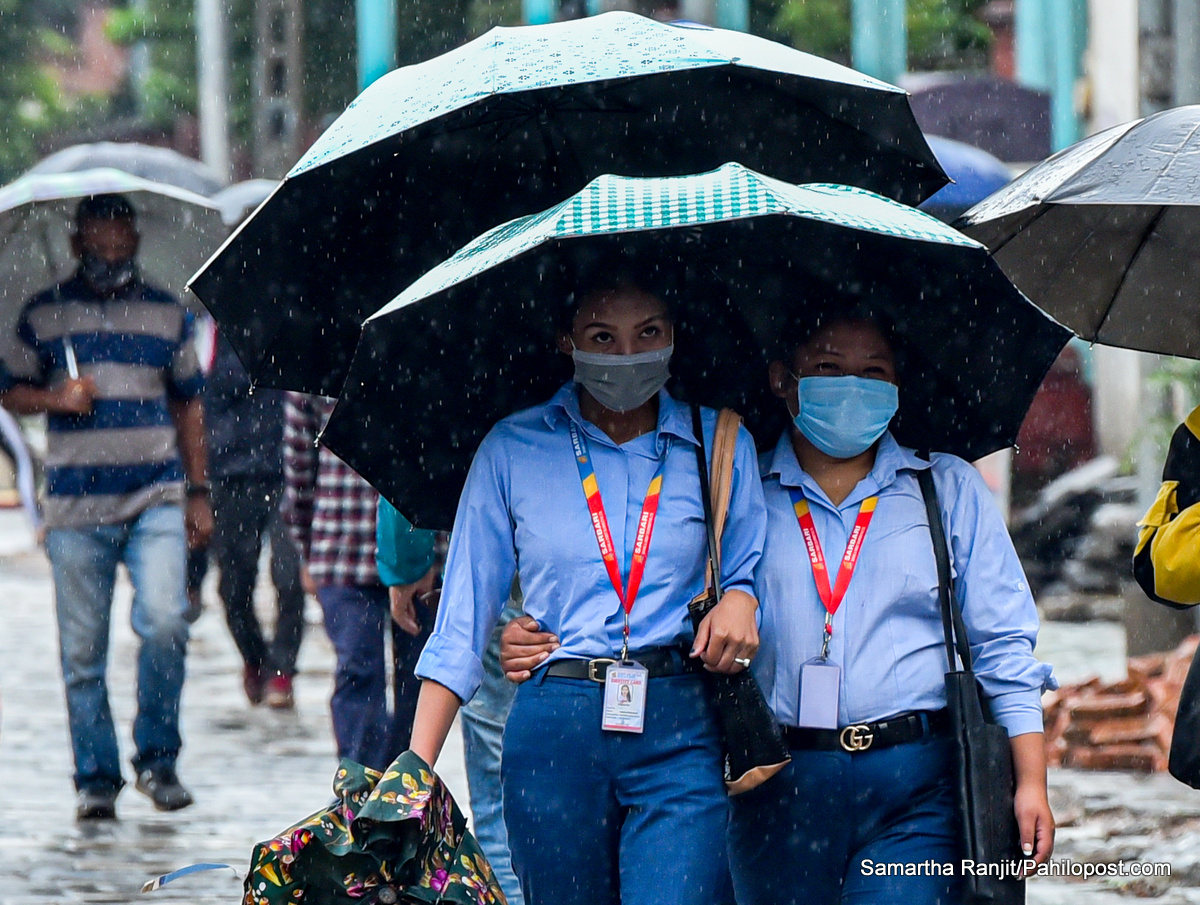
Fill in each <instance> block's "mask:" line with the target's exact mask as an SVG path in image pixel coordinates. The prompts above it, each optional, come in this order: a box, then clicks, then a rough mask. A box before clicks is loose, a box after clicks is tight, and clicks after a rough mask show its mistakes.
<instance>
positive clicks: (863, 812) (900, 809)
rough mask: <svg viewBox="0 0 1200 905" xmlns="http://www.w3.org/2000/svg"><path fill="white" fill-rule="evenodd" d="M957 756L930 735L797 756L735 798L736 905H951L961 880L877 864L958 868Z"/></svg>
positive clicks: (796, 753) (732, 833) (732, 834)
mask: <svg viewBox="0 0 1200 905" xmlns="http://www.w3.org/2000/svg"><path fill="white" fill-rule="evenodd" d="M953 777H954V756H953V750H952V749H951V744H950V742H949V741H948V740H947V739H943V738H933V739H924V740H922V741H918V742H912V743H909V744H906V745H896V746H895V747H892V748H884V749H881V750H879V751H865V752H862V753H859V754H849V753H847V752H843V751H793V752H792V762H791V763H790V764H788V766H786V767H785V768H784V769H783V770H782V771H780V772H779V773H778V774H777V775H775V776H774V777H772V778H771V779H769V780H768V781H767V782H765V783H763V784H762V785H761V786H759V787H758V788H757V789H753V790H752V791H750V792H746V793H744V794H742V795H737V796H735V797H734V798H733V799H732V817H731V820H730V827H729V860H730V867H731V868H732V871H733V885H734V890H735V892H736V893H737V900H738V903H739V905H801V903H803V905H935V903H937V905H955V903H958V902H959V901H960V894H959V885H958V878H957V876H953V875H952V876H940V875H938V874H937V873H934V872H933V869H932V868H931V869H930V872H929V873H927V874H926V875H921V876H909V877H905V876H890V877H889V876H876V875H874V870H875V868H871V869H870V872H869V873H868V872H867V871H866V868H868V865H866V864H865V862H866V861H871V862H874V864H875V865H879V864H900V865H903V864H909V863H914V864H923V863H924V862H926V861H931V862H934V863H936V864H939V865H942V864H951V865H953V867H954V871H955V873H957V871H958V866H959V865H958V862H959V858H960V855H959V848H958V840H957V835H956V826H957V815H956V813H955V806H954V785H953V782H954V780H953Z"/></svg>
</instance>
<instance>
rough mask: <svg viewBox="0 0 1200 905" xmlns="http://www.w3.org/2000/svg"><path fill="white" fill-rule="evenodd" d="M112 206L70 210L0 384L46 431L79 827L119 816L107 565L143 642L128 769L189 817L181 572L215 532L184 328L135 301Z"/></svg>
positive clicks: (3, 396)
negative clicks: (59, 247)
mask: <svg viewBox="0 0 1200 905" xmlns="http://www.w3.org/2000/svg"><path fill="white" fill-rule="evenodd" d="M137 246H138V232H137V224H136V217H135V213H134V210H133V207H132V206H131V205H130V203H129V202H128V201H127V200H126V199H125V198H124V197H122V196H119V195H98V196H93V197H91V198H87V199H84V200H83V201H82V202H80V205H79V208H78V212H77V215H76V223H75V233H74V235H73V236H72V248H73V250H74V252H75V255H76V257H77V258H78V259H79V262H80V263H79V268H78V270H77V271H76V272H75V274H74V275H73V276H72V277H71V278H70V279H68V280H66V281H65V282H62V283H60V284H58V285H57V286H54V287H52V288H50V289H48V290H46V291H45V292H43V293H41V294H40V295H37V296H35V297H34V298H33V299H32V300H31V301H30V302H29V303H28V305H27V306H26V307H25V310H24V311H23V313H22V314H21V318H20V321H19V322H18V326H17V336H16V339H15V342H13V343H11V347H10V349H9V351H8V352H7V354H6V356H5V360H4V362H3V367H2V368H0V402H2V403H3V404H4V406H5V407H6V408H8V409H9V410H11V411H14V412H17V413H21V414H32V413H37V412H45V413H47V415H48V420H47V432H48V450H47V456H46V498H45V506H44V516H45V524H46V552H47V554H48V556H49V558H50V565H51V569H52V572H53V575H54V589H55V604H56V612H57V616H58V627H59V639H60V653H61V657H62V668H63V678H64V680H65V682H66V688H67V717H68V722H69V724H70V730H71V744H72V748H73V753H74V756H75V786H76V789H77V790H78V793H79V797H78V801H77V805H76V816H77V817H78V818H79V819H94V818H112V817H115V816H116V798H117V793H118V792H119V791H120V789H121V787H122V786H123V785H124V780H123V779H122V777H121V765H120V755H119V751H118V746H117V737H116V731H115V729H114V726H113V720H112V714H111V711H110V709H109V702H108V688H107V684H106V681H105V667H106V660H107V653H108V639H109V622H110V617H111V611H112V595H113V587H114V583H115V578H116V571H117V565H118V563H120V562H124V563H125V565H126V568H127V569H128V571H129V576H130V579H131V581H132V582H133V586H134V598H133V611H132V623H133V629H134V631H135V632H136V633H137V634H138V636H139V638H140V639H141V647H140V651H139V654H138V687H137V701H138V709H137V717H136V718H135V720H134V725H133V737H134V744H135V747H136V753H135V755H134V758H133V766H134V771H135V773H136V775H137V783H136V785H137V788H138V789H139V790H140V791H142V792H143V793H145V794H146V795H148V796H149V797H150V798H151V799H152V800H153V802H154V804H155V806H156V807H157V808H158V809H159V810H176V809H178V808H184V807H187V806H188V805H190V804H191V803H192V796H191V794H190V793H189V792H188V790H187V789H186V788H184V786H183V785H182V784H181V783H180V782H179V778H178V777H177V775H176V773H175V761H176V758H177V757H178V754H179V748H180V744H181V741H180V736H179V699H180V694H181V691H182V688H183V676H184V654H185V650H186V646H187V623H186V622H185V621H184V618H183V613H184V608H185V605H186V594H185V589H184V581H185V565H184V564H185V556H186V548H187V545H188V543H189V542H190V543H191V544H193V545H199V544H202V543H204V542H206V541H207V537H208V534H209V533H211V531H212V513H211V510H210V509H209V505H208V497H207V495H208V484H207V478H206V469H207V462H206V450H205V438H204V416H203V409H202V403H201V401H200V398H199V393H200V390H201V389H202V385H203V378H202V376H201V373H200V369H199V364H198V362H197V360H196V354H195V351H194V348H193V344H192V341H191V332H192V317H191V315H190V314H188V312H187V311H186V310H185V309H184V308H183V306H182V305H180V304H179V303H178V302H177V301H175V299H174V298H172V297H171V296H170V295H168V294H167V293H165V292H162V291H161V290H158V289H155V288H153V287H151V286H148V285H147V284H145V283H144V282H142V280H141V279H140V278H139V276H138V270H137V265H136V263H135V258H136V253H137Z"/></svg>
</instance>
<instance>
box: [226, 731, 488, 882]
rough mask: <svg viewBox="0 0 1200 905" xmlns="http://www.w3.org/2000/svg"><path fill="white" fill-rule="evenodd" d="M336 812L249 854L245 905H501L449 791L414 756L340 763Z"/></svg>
mask: <svg viewBox="0 0 1200 905" xmlns="http://www.w3.org/2000/svg"><path fill="white" fill-rule="evenodd" d="M333 791H334V793H335V794H336V795H337V802H336V803H335V804H333V805H331V806H330V807H327V808H324V809H322V810H320V811H317V812H316V813H315V814H313V815H311V816H310V817H307V818H305V819H304V820H302V821H300V822H299V823H297V824H296V825H295V826H292V827H289V828H288V829H286V830H284V831H283V832H282V833H280V834H279V835H278V836H276V837H275V838H274V839H271V840H269V841H267V842H262V843H259V844H258V845H257V846H255V848H254V854H253V857H252V860H251V867H250V873H249V875H248V876H247V877H246V882H245V894H244V897H243V900H242V901H243V905H298V903H303V905H352V903H353V905H374V903H379V905H396V903H405V902H408V903H427V905H434V903H440V902H445V903H455V905H493V903H495V905H504V903H505V898H504V893H503V892H501V890H500V886H499V884H497V883H496V880H495V878H494V877H493V876H492V869H491V866H490V865H489V864H488V862H487V859H486V858H484V856H483V852H482V851H480V849H479V845H478V843H477V842H476V841H475V838H474V837H473V836H472V835H471V834H470V833H468V832H467V830H466V823H467V821H466V818H465V817H463V815H462V813H461V812H460V811H459V810H458V807H457V806H456V805H455V803H454V800H453V799H452V798H451V797H450V792H449V790H448V789H447V788H446V786H445V784H444V783H443V782H442V781H441V779H439V778H438V777H437V776H436V775H435V774H434V773H433V771H432V770H430V769H429V767H428V766H427V765H426V764H425V762H424V761H422V760H421V759H420V758H419V757H418V756H417V755H416V754H413V753H412V752H411V751H407V752H405V753H404V754H402V755H400V757H398V758H397V759H396V760H395V761H394V762H393V763H392V765H391V766H390V767H388V768H387V770H385V771H384V772H383V773H379V772H377V771H375V770H371V769H368V768H366V767H363V766H361V765H360V764H356V763H354V762H353V761H349V760H343V761H342V763H341V765H340V766H339V768H338V772H337V775H336V776H335V777H334V781H333Z"/></svg>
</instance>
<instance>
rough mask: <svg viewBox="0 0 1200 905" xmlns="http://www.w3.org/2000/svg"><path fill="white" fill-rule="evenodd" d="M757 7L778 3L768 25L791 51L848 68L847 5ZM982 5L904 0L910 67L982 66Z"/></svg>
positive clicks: (813, 1) (800, 2) (825, 1)
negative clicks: (835, 61)
mask: <svg viewBox="0 0 1200 905" xmlns="http://www.w3.org/2000/svg"><path fill="white" fill-rule="evenodd" d="M759 2H760V3H761V4H763V5H766V6H769V5H770V4H771V3H772V2H775V3H777V4H778V5H777V10H778V12H777V13H776V15H775V18H774V21H773V22H772V25H773V27H774V28H776V29H778V30H779V31H780V32H782V33H783V34H784V35H786V36H787V38H788V39H789V40H790V41H791V43H792V44H793V46H795V47H798V48H799V49H801V50H806V51H808V52H809V53H815V54H819V55H820V56H823V57H828V58H830V59H833V60H837V61H838V62H839V63H846V64H849V62H850V3H851V0H759ZM986 2H987V0H908V17H907V25H908V66H909V68H910V69H912V70H918V71H919V70H928V69H973V68H978V67H981V66H983V65H985V63H986V51H987V49H988V47H989V46H991V40H992V34H991V31H990V30H989V29H988V27H987V26H986V25H985V24H984V23H983V22H982V21H981V20H980V19H979V18H978V16H977V12H978V11H979V9H980V8H981V7H982V6H983V5H984V4H985V3H986ZM751 21H752V23H753V19H752V20H751Z"/></svg>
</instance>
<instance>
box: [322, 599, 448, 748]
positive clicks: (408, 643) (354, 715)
mask: <svg viewBox="0 0 1200 905" xmlns="http://www.w3.org/2000/svg"><path fill="white" fill-rule="evenodd" d="M317 599H318V600H320V602H321V609H322V611H323V612H324V614H325V633H326V634H327V635H328V636H329V640H330V642H331V643H332V644H333V650H334V653H335V655H336V658H337V663H336V665H335V667H334V676H333V695H332V697H331V698H330V699H329V709H330V712H331V714H332V716H333V735H334V738H335V739H336V741H337V749H338V757H339V758H349V759H350V760H352V761H355V762H356V763H360V764H362V765H363V766H366V767H370V768H371V769H373V770H382V769H383V768H385V767H386V766H388V765H389V764H390V763H391V762H392V761H393V760H395V759H396V758H397V757H398V756H399V755H400V754H401V753H403V752H404V751H405V750H407V748H408V743H409V739H410V737H411V735H412V724H413V718H414V717H415V716H416V713H417V694H418V692H419V691H420V690H421V682H420V680H419V679H417V677H416V676H415V675H413V668H414V667H415V666H416V664H417V658H418V657H419V656H420V655H421V650H422V648H424V647H425V642H426V641H427V640H428V638H429V628H430V626H429V625H428V624H427V625H425V626H424V627H423V629H422V631H421V633H420V634H419V635H417V636H416V637H415V638H414V637H413V636H412V635H409V634H408V633H407V632H405V631H402V630H401V629H400V627H399V626H397V625H396V623H395V622H393V621H392V614H391V609H390V607H389V604H388V592H387V588H385V587H384V586H383V585H325V586H323V587H320V588H318V589H317ZM426 622H427V623H431V622H432V619H426ZM386 634H390V635H391V638H392V693H393V707H392V709H391V713H390V714H389V712H388V698H387V685H388V682H387V661H386V658H385V641H384V638H385V635H386Z"/></svg>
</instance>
